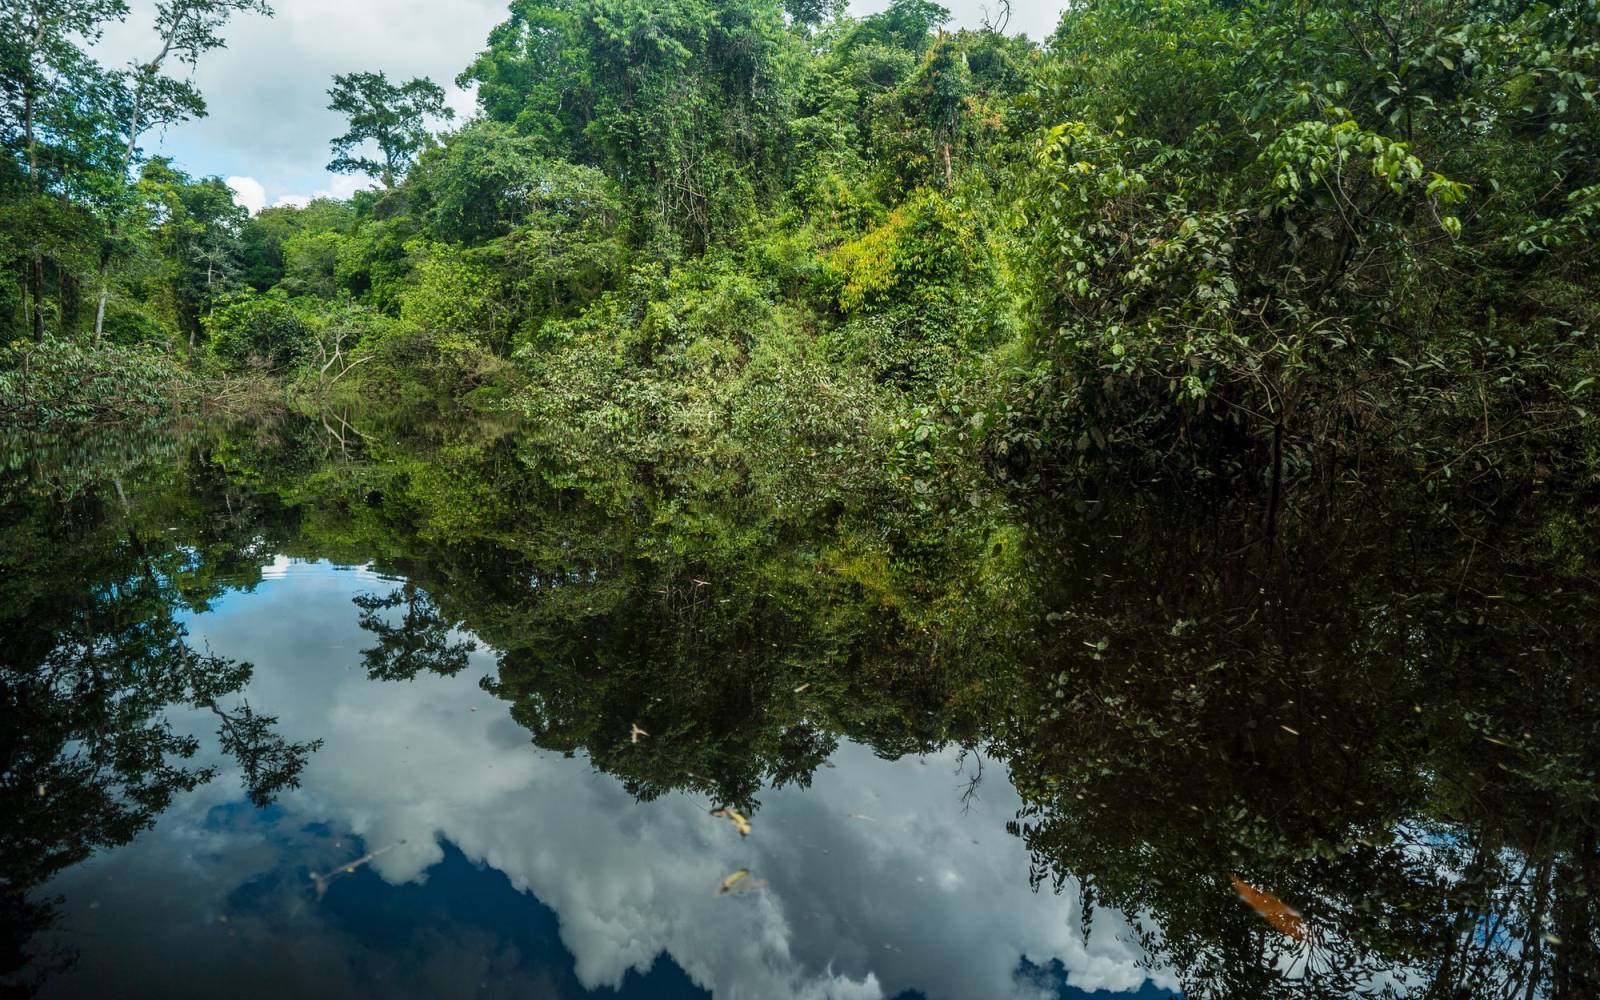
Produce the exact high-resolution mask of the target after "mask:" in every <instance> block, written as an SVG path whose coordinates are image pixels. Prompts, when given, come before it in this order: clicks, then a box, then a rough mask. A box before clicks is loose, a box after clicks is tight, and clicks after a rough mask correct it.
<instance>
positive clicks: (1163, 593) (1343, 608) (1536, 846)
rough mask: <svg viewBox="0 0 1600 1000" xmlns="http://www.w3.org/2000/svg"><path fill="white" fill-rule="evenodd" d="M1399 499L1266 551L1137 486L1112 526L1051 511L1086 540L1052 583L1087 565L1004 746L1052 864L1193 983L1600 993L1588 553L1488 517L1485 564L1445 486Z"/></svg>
mask: <svg viewBox="0 0 1600 1000" xmlns="http://www.w3.org/2000/svg"><path fill="white" fill-rule="evenodd" d="M1376 499H1377V498H1375V497H1373V496H1371V495H1370V494H1369V495H1368V497H1367V498H1366V500H1367V501H1368V502H1369V503H1372V504H1373V505H1372V506H1371V507H1370V508H1366V509H1362V508H1355V507H1352V508H1349V509H1346V508H1340V509H1338V510H1337V513H1338V515H1339V520H1338V521H1335V522H1332V523H1336V524H1338V525H1339V527H1338V529H1337V533H1335V534H1332V535H1331V536H1330V534H1329V532H1330V527H1329V524H1330V522H1329V521H1328V520H1324V519H1320V518H1319V519H1318V520H1317V521H1315V522H1312V521H1309V520H1308V521H1305V522H1302V523H1298V524H1289V525H1286V526H1285V528H1284V535H1283V538H1282V543H1283V544H1282V547H1281V548H1272V549H1269V548H1268V547H1267V546H1265V545H1263V544H1260V543H1257V544H1254V545H1252V544H1250V538H1251V532H1250V531H1249V530H1248V528H1246V527H1243V526H1240V525H1239V524H1236V523H1233V522H1231V520H1230V517H1229V515H1228V514H1226V513H1222V514H1218V513H1216V512H1207V513H1205V514H1203V515H1201V514H1196V513H1195V512H1192V511H1188V512H1186V511H1183V510H1181V509H1177V505H1174V504H1170V503H1159V502H1155V501H1151V500H1149V499H1142V500H1141V499H1139V498H1122V499H1121V500H1120V501H1118V500H1108V501H1107V505H1108V507H1110V508H1111V509H1112V510H1113V511H1117V512H1119V513H1114V514H1112V515H1110V516H1109V517H1108V519H1107V520H1106V521H1102V522H1101V523H1100V525H1099V526H1098V528H1097V529H1096V530H1098V531H1102V532H1105V533H1106V534H1108V535H1111V536H1114V537H1117V538H1118V540H1119V544H1118V545H1116V546H1114V547H1108V546H1103V545H1087V544H1075V543H1077V542H1085V541H1087V539H1085V538H1083V537H1081V535H1079V534H1077V532H1079V531H1080V529H1078V528H1076V527H1074V526H1070V525H1066V526H1063V525H1059V524H1057V525H1051V526H1040V527H1039V528H1038V529H1037V530H1038V531H1039V532H1040V534H1039V544H1037V545H1035V546H1034V551H1036V552H1045V551H1051V552H1053V551H1056V550H1058V549H1059V550H1062V551H1069V552H1075V553H1079V555H1078V556H1076V557H1075V558H1074V559H1072V560H1071V568H1070V571H1069V572H1065V573H1063V572H1062V571H1061V568H1060V566H1059V564H1052V563H1051V562H1050V561H1049V560H1046V559H1043V558H1040V559H1039V560H1038V563H1039V565H1038V567H1037V573H1038V576H1039V578H1040V579H1049V580H1061V581H1081V583H1075V584H1073V585H1070V586H1064V587H1063V588H1062V589H1061V590H1060V592H1058V593H1055V594H1053V595H1052V597H1051V599H1050V603H1051V604H1052V605H1053V606H1054V608H1055V609H1056V610H1054V611H1053V612H1052V613H1051V614H1049V615H1048V616H1047V618H1046V620H1045V621H1044V622H1041V623H1039V624H1038V625H1037V626H1036V634H1037V635H1038V641H1039V645H1040V652H1039V654H1038V655H1037V656H1036V657H1034V658H1033V662H1034V663H1035V664H1037V666H1036V667H1034V668H1031V669H1032V674H1031V676H1032V677H1033V679H1032V680H1031V681H1025V682H1024V683H1022V684H1020V685H1019V687H1018V692H1019V697H1020V700H1021V705H1022V710H1021V711H1019V712H1018V713H1017V716H1016V719H1015V721H1014V723H1013V724H1012V725H1011V726H1010V727H1009V729H1008V731H1007V734H1006V735H1005V737H1004V739H1003V740H1002V747H1001V748H1000V749H999V752H1001V753H1002V754H1003V755H1004V756H1007V757H1008V758H1009V760H1010V763H1011V767H1012V772H1013V778H1014V780H1015V782H1016V784H1017V786H1018V788H1019V790H1020V791H1021V792H1022V793H1023V796H1024V799H1025V802H1026V806H1025V808H1024V810H1023V812H1022V815H1021V816H1019V818H1018V827H1017V828H1018V832H1019V833H1020V834H1021V835H1022V836H1023V837H1024V839H1025V840H1026V842H1027V843H1028V845H1029V848H1030V849H1031V850H1032V852H1033V853H1034V856H1035V859H1036V863H1037V870H1036V873H1037V876H1038V877H1039V878H1040V879H1041V880H1046V881H1051V880H1054V881H1056V882H1057V883H1058V884H1059V881H1060V880H1061V879H1064V878H1066V877H1068V876H1071V877H1074V878H1075V879H1077V880H1078V881H1079V882H1080V884H1081V885H1082V886H1083V887H1084V888H1083V893H1084V897H1085V900H1086V902H1087V903H1089V904H1090V905H1096V904H1098V905H1103V906H1113V907H1116V908H1118V909H1120V910H1122V911H1123V912H1125V913H1129V914H1143V915H1145V916H1146V920H1147V922H1146V926H1147V928H1148V929H1149V931H1150V933H1149V934H1148V935H1146V937H1145V944H1146V946H1147V948H1149V949H1150V951H1151V953H1152V954H1153V955H1154V956H1156V960H1157V961H1158V962H1161V963H1162V964H1167V965H1170V966H1171V967H1173V968H1175V969H1176V970H1177V971H1178V973H1179V974H1180V976H1181V978H1182V980H1183V983H1184V990H1185V995H1187V996H1191V997H1208V996H1217V997H1223V996H1279V995H1282V996H1327V997H1342V996H1347V995H1349V994H1350V993H1351V992H1353V991H1357V990H1374V989H1379V988H1384V989H1387V990H1388V991H1389V992H1390V993H1391V994H1393V995H1400V996H1416V997H1457V996H1461V997H1467V996H1470V997H1498V996H1504V997H1533V996H1539V995H1547V996H1552V997H1567V996H1571V997H1579V996H1592V995H1596V991H1597V990H1600V967H1597V959H1596V956H1597V955H1600V923H1597V918H1600V909H1597V907H1600V897H1597V896H1596V895H1595V892H1594V889H1595V887H1596V884H1597V883H1596V880H1597V878H1600V856H1597V854H1596V845H1595V833H1596V830H1597V828H1600V794H1597V792H1600V788H1597V786H1596V784H1595V775H1596V773H1597V770H1600V742H1597V741H1596V740H1595V733H1596V731H1597V730H1596V726H1597V723H1600V682H1597V679H1596V678H1595V677H1594V676H1593V674H1592V671H1590V670H1589V668H1588V665H1590V664H1592V663H1593V662H1595V660H1594V657H1595V653H1596V651H1597V645H1600V644H1597V634H1600V621H1597V619H1596V617H1595V614H1594V611H1595V609H1596V607H1597V605H1596V590H1595V586H1594V583H1595V581H1594V579H1593V577H1592V576H1591V575H1588V574H1589V573H1592V570H1590V571H1587V572H1586V571H1585V570H1584V568H1583V567H1582V566H1580V565H1578V564H1577V563H1574V562H1573V561H1572V558H1571V555H1572V549H1570V548H1568V549H1567V550H1566V551H1565V554H1564V555H1563V557H1562V558H1561V559H1552V558H1551V556H1552V555H1553V554H1554V553H1552V551H1551V545H1550V538H1549V531H1548V523H1549V522H1548V521H1547V520H1545V518H1546V517H1548V513H1549V512H1548V511H1546V512H1543V515H1542V516H1541V514H1540V513H1539V512H1535V511H1526V512H1524V513H1525V514H1526V515H1527V516H1526V517H1525V518H1523V519H1516V518H1512V519H1509V520H1508V519H1504V518H1502V519H1499V520H1497V521H1495V522H1493V523H1490V522H1487V521H1485V522H1482V523H1480V524H1478V525H1476V526H1475V527H1478V528H1481V529H1486V530H1484V531H1482V532H1481V533H1479V534H1477V538H1478V539H1479V543H1478V544H1479V545H1480V546H1481V547H1482V548H1483V550H1484V551H1483V552H1480V553H1479V558H1478V560H1477V561H1476V565H1474V562H1473V560H1472V559H1471V558H1470V553H1471V552H1472V551H1473V548H1474V546H1473V545H1472V544H1471V543H1468V544H1461V541H1460V534H1459V531H1460V530H1461V524H1460V522H1459V521H1458V523H1456V524H1453V525H1452V524H1446V525H1444V526H1440V525H1439V524H1438V523H1437V521H1438V519H1437V518H1436V517H1435V511H1436V510H1437V509H1438V508H1437V500H1436V501H1435V506H1434V507H1433V508H1432V509H1428V510H1425V511H1416V512H1413V511H1411V510H1409V509H1408V507H1407V505H1406V504H1405V503H1402V502H1400V501H1399V500H1397V498H1395V497H1386V498H1383V501H1384V502H1382V503H1375V502H1373V501H1375V500H1376ZM1119 502H1120V506H1119ZM1062 538H1065V540H1066V542H1067V544H1061V542H1060V541H1059V540H1060V539H1062ZM1046 539H1049V540H1050V542H1049V544H1046V542H1045V540H1046ZM1488 553H1492V556H1491V557H1490V558H1484V555H1485V554H1488ZM1232 872H1237V873H1239V874H1240V875H1241V876H1242V877H1243V878H1245V879H1246V880H1247V881H1250V882H1252V883H1254V884H1257V885H1260V886H1264V887H1267V888H1269V889H1270V890H1271V891H1272V892H1274V893H1276V894H1278V895H1280V896H1282V897H1283V898H1284V899H1286V900H1288V901H1290V902H1291V903H1293V904H1294V905H1295V906H1297V907H1298V908H1299V909H1301V910H1302V911H1304V912H1305V914H1306V915H1307V917H1308V918H1309V919H1310V921H1311V925H1312V935H1311V939H1310V940H1309V941H1308V942H1306V943H1303V944H1297V943H1296V942H1293V941H1290V940H1287V939H1285V938H1283V937H1281V936H1280V935H1278V934H1277V932H1275V931H1274V930H1272V928H1270V927H1269V926H1268V925H1267V924H1266V923H1265V922H1264V921H1261V920H1260V919H1259V918H1258V917H1256V915H1255V914H1253V913H1251V912H1250V911H1249V910H1248V909H1247V908H1246V907H1244V906H1242V905H1240V903H1239V902H1238V900H1237V899H1236V898H1235V896H1234V893H1233V892H1232V890H1231V888H1230V887H1229V884H1228V876H1229V873H1232Z"/></svg>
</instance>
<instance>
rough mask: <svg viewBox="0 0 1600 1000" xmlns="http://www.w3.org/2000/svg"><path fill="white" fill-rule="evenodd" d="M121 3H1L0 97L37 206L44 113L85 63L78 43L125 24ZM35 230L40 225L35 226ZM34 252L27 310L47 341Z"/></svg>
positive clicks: (37, 249)
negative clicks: (54, 95) (110, 25)
mask: <svg viewBox="0 0 1600 1000" xmlns="http://www.w3.org/2000/svg"><path fill="white" fill-rule="evenodd" d="M127 13H128V8H127V6H126V5H125V4H124V3H123V2H122V0H0V95H3V98H0V99H3V100H4V103H5V109H4V113H5V116H6V118H7V119H8V120H7V122H6V124H7V126H8V128H7V131H8V132H14V134H15V137H16V139H17V141H18V142H19V143H20V145H21V147H22V159H23V163H24V165H25V168H26V171H27V189H28V194H29V195H30V197H31V200H32V201H33V202H34V203H35V205H36V204H37V201H38V199H39V198H40V197H41V196H42V195H43V194H44V191H45V184H44V180H43V176H42V173H41V164H40V149H39V140H40V135H39V132H40V128H39V125H40V121H39V119H40V109H41V105H43V104H44V103H45V101H46V100H47V99H48V98H49V96H50V95H51V94H52V93H54V92H56V91H59V90H61V89H64V88H71V87H73V86H74V85H75V84H76V83H77V82H78V81H77V79H76V77H77V76H78V72H76V71H81V70H82V69H83V64H84V62H85V60H84V56H83V52H82V50H81V49H80V48H79V43H80V42H93V41H95V40H96V39H98V38H99V36H100V33H101V30H102V29H103V27H104V25H105V23H106V22H107V21H113V20H121V19H122V18H123V17H125V16H127ZM33 228H35V229H36V230H37V228H38V227H33ZM32 242H33V245H32V247H31V248H30V251H31V252H30V254H29V260H28V264H27V268H28V272H27V275H26V278H25V281H24V285H25V287H26V289H27V294H26V304H25V308H26V311H27V323H28V326H29V327H30V328H31V331H32V333H33V338H34V339H35V340H43V339H44V303H43V299H44V253H43V248H42V246H41V241H40V240H38V239H35V240H34V241H32Z"/></svg>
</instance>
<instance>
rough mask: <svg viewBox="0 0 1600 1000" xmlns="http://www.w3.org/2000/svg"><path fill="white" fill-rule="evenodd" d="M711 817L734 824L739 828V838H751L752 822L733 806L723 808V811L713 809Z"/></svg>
mask: <svg viewBox="0 0 1600 1000" xmlns="http://www.w3.org/2000/svg"><path fill="white" fill-rule="evenodd" d="M711 815H713V816H716V817H718V818H719V819H726V820H727V821H728V822H730V823H732V824H733V825H734V826H735V827H737V828H738V830H739V836H741V837H748V836H750V821H749V820H747V819H745V818H744V814H742V813H741V812H739V810H737V809H735V808H733V807H732V806H723V807H722V808H721V809H713V810H711Z"/></svg>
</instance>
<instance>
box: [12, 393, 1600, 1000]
mask: <svg viewBox="0 0 1600 1000" xmlns="http://www.w3.org/2000/svg"><path fill="white" fill-rule="evenodd" d="M318 423H325V422H321V421H318V422H311V421H305V422H302V421H295V420H286V421H283V422H281V423H280V424H278V425H276V426H274V427H272V428H251V429H247V430H244V431H239V430H235V431H232V432H228V433H222V432H217V431H210V432H207V433H204V434H196V433H192V432H191V433H184V434H179V433H176V432H172V433H165V432H164V433H150V434H143V435H137V436H128V435H120V436H119V435H112V436H109V437H99V438H95V439H92V440H90V441H88V442H84V443H81V444H79V445H77V446H73V447H43V446H40V445H38V444H31V445H15V446H12V447H11V449H10V450H9V452H8V453H7V466H8V471H5V472H3V473H0V656H3V661H0V692H3V698H4V705H3V711H4V717H3V719H4V721H3V726H4V734H3V738H0V755H3V756H0V766H3V769H4V772H3V773H4V784H3V788H0V852H3V853H0V866H3V868H0V875H3V877H4V882H3V884H0V891H3V893H4V895H3V900H4V903H3V905H4V911H3V912H4V917H5V922H6V925H7V935H6V937H5V942H4V943H5V951H4V957H5V961H4V965H3V972H4V976H5V978H4V979H3V980H0V981H3V982H4V983H5V984H7V990H8V995H9V991H14V992H16V993H17V994H19V995H27V994H28V993H29V992H32V991H37V993H38V994H39V995H41V996H57V997H95V996H129V997H180V996H195V997H199V996H205V997H213V996H247V997H253V996H261V997H267V996H274V997H276V996H380V997H397V996H450V997H458V996H459V997H469V996H470V997H477V996H539V997H543V996H552V997H580V996H590V995H600V996H613V995H621V996H624V997H695V996H705V995H714V996H717V997H755V998H779V997H818V998H822V997H839V998H855V997H862V998H867V997H894V996H905V997H918V996H921V997H927V998H988V997H1073V998H1078V997H1083V996H1085V995H1096V996H1098V995H1100V994H1099V993H1098V992H1096V991H1102V990H1103V991H1108V992H1110V993H1114V994H1116V995H1119V996H1127V997H1139V998H1152V997H1165V996H1170V995H1172V993H1173V992H1174V991H1176V990H1180V989H1181V990H1182V991H1183V992H1184V993H1185V994H1186V995H1189V996H1194V997H1201V996H1250V997H1255V996H1278V995H1282V996H1343V995H1354V994H1387V995H1394V996H1416V997H1469V996H1470V997H1476V996H1505V997H1511V996H1518V997H1521V996H1586V995H1595V994H1593V993H1590V992H1587V991H1588V990H1589V987H1590V986H1592V985H1594V984H1595V983H1596V982H1600V980H1597V979H1596V978H1595V977H1596V965H1597V961H1596V957H1595V954H1596V948H1597V942H1600V934H1597V916H1596V913H1597V901H1596V897H1597V893H1600V874H1597V871H1600V857H1597V853H1596V852H1597V848H1596V839H1595V834H1596V826H1597V822H1596V821H1597V812H1596V811H1597V806H1596V760H1597V757H1600V739H1597V736H1600V729H1597V719H1600V712H1597V710H1596V706H1597V688H1600V683H1597V678H1596V676H1595V674H1594V670H1595V668H1596V661H1595V656H1594V654H1595V651H1596V646H1595V635H1596V631H1597V621H1596V604H1595V579H1594V574H1593V571H1594V568H1595V567H1594V564H1593V562H1592V551H1588V550H1587V549H1586V542H1585V541H1584V540H1585V539H1586V538H1587V537H1588V536H1586V535H1585V532H1586V531H1587V530H1588V526H1586V525H1584V524H1582V523H1581V522H1579V521H1578V520H1577V518H1576V515H1574V514H1571V513H1569V512H1567V511H1563V510H1552V509H1540V508H1527V509H1521V510H1518V511H1514V512H1502V516H1499V517H1498V518H1497V519H1496V520H1494V521H1493V522H1492V523H1491V522H1490V521H1488V520H1484V521H1482V522H1477V523H1475V525H1474V526H1472V531H1475V532H1476V534H1472V535H1471V537H1472V538H1473V539H1474V540H1475V543H1476V544H1474V542H1466V543H1463V542H1462V537H1463V536H1462V534H1461V533H1460V530H1459V528H1460V526H1459V525H1458V526H1454V527H1452V526H1449V525H1443V524H1441V523H1439V520H1438V519H1437V518H1434V517H1432V516H1430V515H1428V514H1427V512H1426V511H1422V512H1421V513H1418V511H1417V509H1416V508H1415V507H1412V506H1408V505H1407V504H1405V503H1401V504H1398V505H1397V506H1395V507H1384V508H1381V509H1379V510H1376V511H1367V512H1365V513H1361V512H1359V511H1358V512H1354V513H1351V514H1350V515H1349V516H1347V517H1345V518H1343V519H1342V521H1341V528H1340V529H1339V530H1340V532H1342V533H1343V534H1341V535H1339V536H1338V537H1330V535H1329V534H1328V532H1327V531H1313V530H1312V525H1311V524H1310V522H1309V521H1308V522H1307V523H1306V525H1305V527H1304V532H1305V533H1304V534H1303V535H1300V536H1296V535H1294V534H1293V533H1292V532H1293V530H1294V529H1293V528H1292V527H1291V528H1290V529H1286V532H1285V538H1284V539H1283V540H1281V541H1277V542H1273V543H1272V545H1273V546H1281V548H1278V549H1276V550H1270V551H1266V552H1260V551H1256V550H1255V549H1253V548H1252V547H1251V542H1250V539H1249V538H1248V537H1245V539H1244V545H1243V546H1241V544H1240V538H1241V535H1240V534H1239V532H1240V531H1241V530H1242V529H1241V528H1240V527H1239V524H1236V523H1232V522H1230V521H1229V520H1228V519H1227V517H1226V516H1224V515H1222V514H1219V513H1218V512H1217V511H1216V510H1203V511H1202V513H1201V514H1199V515H1197V514H1195V512H1194V506H1195V505H1192V504H1187V503H1177V502H1176V501H1174V502H1172V503H1166V502H1163V501H1161V500H1160V499H1159V498H1155V499H1152V498H1149V497H1145V498H1141V499H1140V500H1138V501H1137V502H1134V501H1129V502H1128V503H1127V504H1126V506H1125V507H1123V508H1121V509H1120V510H1121V512H1120V513H1119V512H1117V511H1113V512H1112V513H1110V514H1107V513H1106V512H1104V511H1097V510H1095V507H1096V506H1097V504H1098V505H1105V506H1111V503H1110V501H1108V500H1107V499H1105V498H1104V497H1097V498H1095V499H1094V500H1089V501H1086V500H1084V499H1083V498H1082V497H1079V498H1078V500H1077V501H1076V502H1074V501H1072V500H1071V499H1069V498H1068V499H1064V498H1055V499H1052V500H1051V501H1050V502H1048V503H1034V502H1031V501H1028V500H1026V499H1018V498H1015V497H1013V498H1011V499H1009V500H1006V501H1004V502H1001V503H992V504H989V503H986V504H983V505H979V504H978V503H977V502H976V501H974V504H973V505H972V506H973V508H974V509H973V510H969V511H963V512H959V513H940V512H932V513H929V512H922V513H920V514H912V513H909V512H905V511H894V510H893V509H892V507H884V508H874V506H873V502H872V501H871V499H870V498H868V499H864V500H861V501H860V502H859V503H853V502H844V503H841V502H837V501H828V502H826V503H818V504H816V505H813V506H811V507H809V508H804V509H803V510H801V512H799V513H793V512H777V511H775V510H774V509H773V505H771V504H767V503H763V502H762V501H761V499H760V498H759V497H757V498H753V499H752V498H750V497H748V496H739V495H737V494H729V495H723V494H703V495H698V496H688V497H686V496H685V493H684V491H683V489H682V485H681V483H678V482H674V481H672V480H670V479H666V480H664V479H663V477H662V476H661V474H660V473H659V470H657V471H652V472H649V473H647V474H640V475H628V476H623V475H620V474H619V473H618V472H617V470H615V469H606V470H594V469H584V468H574V467H573V465H572V463H571V459H570V457H568V458H564V459H561V460H559V461H558V460H557V459H556V458H554V457H552V456H549V455H546V454H544V453H543V452H541V451H540V450H539V449H538V448H536V447H534V446H533V445H532V444H530V443H529V442H528V441H526V440H525V439H523V438H522V437H521V436H520V434H519V433H518V432H517V431H515V430H507V429H505V428H498V429H485V430H482V431H481V432H474V433H473V434H471V435H459V436H455V437H452V438H450V439H448V440H437V439H436V440H428V441H422V440H410V441H404V442H397V443H391V444H387V445H383V446H379V445H378V444H376V443H375V442H376V432H374V436H373V438H372V439H371V440H369V441H368V442H367V443H366V444H364V445H362V446H360V447H357V445H356V443H354V442H353V439H354V438H355V436H356V432H354V431H353V428H352V432H351V433H350V434H343V435H341V434H338V433H335V432H334V431H333V430H332V429H328V428H325V427H319V426H317V424H318ZM802 506H803V505H802ZM1199 506H1201V507H1202V508H1204V507H1205V506H1206V505H1203V504H1202V505H1199ZM792 508H793V505H791V508H790V510H791V511H792ZM1364 518H1365V520H1363V519H1364ZM718 811H720V813H721V814H717V812H718ZM741 822H743V823H747V824H748V831H747V833H745V832H742V831H741ZM741 873H743V874H741ZM1236 881H1237V883H1239V884H1243V885H1244V886H1246V887H1247V894H1248V895H1252V897H1253V898H1254V899H1255V904H1256V905H1255V907H1254V908H1252V906H1250V905H1247V903H1246V902H1245V901H1244V900H1242V899H1241V896H1240V893H1239V892H1238V891H1236V887H1235V886H1236ZM1291 908H1292V910H1291Z"/></svg>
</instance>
